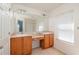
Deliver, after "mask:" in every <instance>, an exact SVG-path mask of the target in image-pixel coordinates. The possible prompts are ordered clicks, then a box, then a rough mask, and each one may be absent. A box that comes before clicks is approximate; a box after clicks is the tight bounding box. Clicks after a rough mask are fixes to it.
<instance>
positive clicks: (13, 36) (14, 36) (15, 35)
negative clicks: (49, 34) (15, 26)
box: [11, 34, 32, 38]
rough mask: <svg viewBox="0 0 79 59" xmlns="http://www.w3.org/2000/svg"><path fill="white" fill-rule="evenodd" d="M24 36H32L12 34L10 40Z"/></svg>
mask: <svg viewBox="0 0 79 59" xmlns="http://www.w3.org/2000/svg"><path fill="white" fill-rule="evenodd" d="M25 36H32V35H31V34H14V35H11V38H16V37H25Z"/></svg>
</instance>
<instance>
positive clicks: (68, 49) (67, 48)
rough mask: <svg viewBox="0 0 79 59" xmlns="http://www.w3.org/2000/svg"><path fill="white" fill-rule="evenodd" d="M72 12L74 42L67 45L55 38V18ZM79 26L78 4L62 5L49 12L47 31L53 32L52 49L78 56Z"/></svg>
mask: <svg viewBox="0 0 79 59" xmlns="http://www.w3.org/2000/svg"><path fill="white" fill-rule="evenodd" d="M71 10H72V11H73V19H74V23H75V25H74V40H75V42H74V43H73V44H72V43H69V42H66V41H62V40H59V39H58V38H57V37H56V36H57V28H56V27H55V26H56V25H55V23H54V22H55V21H58V20H56V19H55V18H56V17H55V16H57V15H60V14H62V13H67V12H69V11H71ZM78 25H79V4H63V5H61V6H60V7H58V8H56V9H55V10H54V11H52V12H51V14H50V17H49V30H50V31H53V32H54V34H55V45H54V47H55V48H57V49H59V50H60V51H62V52H64V53H65V54H79V36H78V35H79V30H78V29H77V26H78Z"/></svg>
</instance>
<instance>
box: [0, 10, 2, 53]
mask: <svg viewBox="0 0 79 59" xmlns="http://www.w3.org/2000/svg"><path fill="white" fill-rule="evenodd" d="M0 13H1V10H0ZM1 42H2V19H1V14H0V55H1V54H2V48H1V47H2V43H1Z"/></svg>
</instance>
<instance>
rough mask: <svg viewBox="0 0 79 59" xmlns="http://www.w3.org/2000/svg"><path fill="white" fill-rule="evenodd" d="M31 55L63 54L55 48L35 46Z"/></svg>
mask: <svg viewBox="0 0 79 59" xmlns="http://www.w3.org/2000/svg"><path fill="white" fill-rule="evenodd" d="M32 55H64V53H62V52H61V51H59V50H57V49H55V48H47V49H41V48H35V49H33V52H32Z"/></svg>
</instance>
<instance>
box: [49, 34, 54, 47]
mask: <svg viewBox="0 0 79 59" xmlns="http://www.w3.org/2000/svg"><path fill="white" fill-rule="evenodd" d="M49 35H50V41H49V42H50V47H52V46H53V45H54V34H49Z"/></svg>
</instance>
